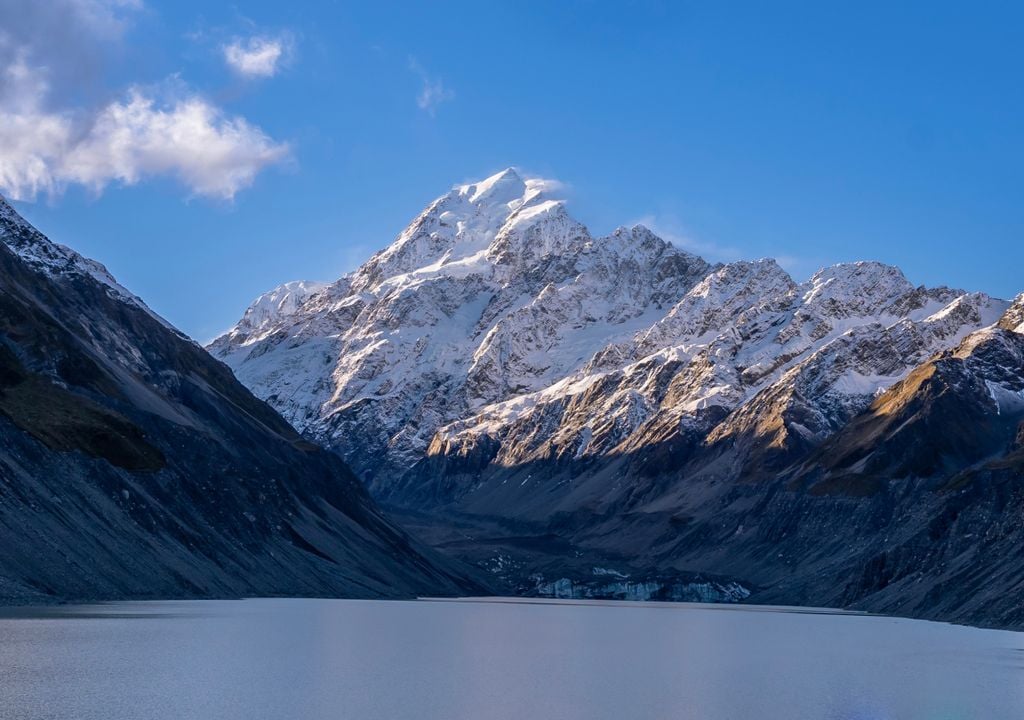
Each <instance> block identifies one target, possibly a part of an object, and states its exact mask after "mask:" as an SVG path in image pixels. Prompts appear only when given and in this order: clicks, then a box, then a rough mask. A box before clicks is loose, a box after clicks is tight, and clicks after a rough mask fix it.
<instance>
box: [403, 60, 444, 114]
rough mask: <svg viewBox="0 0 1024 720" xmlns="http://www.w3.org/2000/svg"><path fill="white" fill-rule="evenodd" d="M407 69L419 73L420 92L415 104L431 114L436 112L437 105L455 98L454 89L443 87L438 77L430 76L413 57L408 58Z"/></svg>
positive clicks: (442, 82)
mask: <svg viewBox="0 0 1024 720" xmlns="http://www.w3.org/2000/svg"><path fill="white" fill-rule="evenodd" d="M409 69H410V70H412V71H413V72H414V73H416V74H417V75H419V78H420V82H421V83H422V84H421V86H420V92H419V94H418V95H417V96H416V105H417V106H419V108H420V110H423V111H425V112H427V113H429V114H430V115H431V116H433V115H434V114H435V113H436V112H437V106H438V105H440V104H441V103H443V102H446V101H448V100H454V99H455V91H454V90H452V89H451V88H448V87H445V84H444V81H443V80H441V78H440V77H436V76H432V75H431V74H430V73H428V72H427V71H426V69H425V68H424V67H423V66H422V65H420V63H419V61H417V60H416V58H414V57H410V58H409Z"/></svg>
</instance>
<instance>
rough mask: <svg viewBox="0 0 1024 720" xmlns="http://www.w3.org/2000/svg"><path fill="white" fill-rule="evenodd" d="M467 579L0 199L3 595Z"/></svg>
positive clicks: (347, 591)
mask: <svg viewBox="0 0 1024 720" xmlns="http://www.w3.org/2000/svg"><path fill="white" fill-rule="evenodd" d="M473 586H477V587H479V586H478V585H477V584H476V583H475V582H474V581H473V580H471V579H470V578H469V577H468V576H466V575H464V574H463V569H462V568H461V567H459V566H458V565H456V564H453V563H452V562H451V560H450V559H448V558H445V557H441V556H439V555H437V554H436V553H435V552H433V551H432V550H430V549H429V548H426V547H424V546H422V545H418V544H417V543H416V542H415V541H413V540H411V538H409V537H408V536H407V535H406V534H404V533H403V532H402V531H400V530H399V529H397V528H396V527H395V526H393V525H392V524H391V522H390V521H389V520H387V519H386V518H385V517H384V516H383V515H382V514H381V513H380V511H379V510H378V508H377V506H376V505H375V504H374V503H373V501H372V500H371V499H370V497H369V495H368V494H367V493H366V490H365V488H364V487H363V486H362V484H361V483H360V482H359V481H358V480H357V479H356V478H355V477H354V476H353V475H352V473H351V472H350V471H349V470H348V468H347V467H346V466H345V464H344V463H343V462H342V461H341V460H340V459H339V458H338V457H337V456H336V455H335V454H333V453H330V452H327V451H324V450H323V449H322V448H319V447H317V446H316V445H314V444H313V443H310V442H309V441H307V440H305V439H303V438H302V437H301V436H299V434H298V433H296V432H295V430H294V428H292V427H291V426H290V425H289V424H288V423H287V422H285V421H284V420H283V419H282V418H281V417H280V416H279V415H278V414H277V413H275V412H274V411H273V410H272V409H271V408H269V407H268V406H267V404H266V403H264V402H262V401H260V400H259V399H257V398H256V397H254V396H253V395H252V393H250V392H249V391H248V390H246V389H245V388H244V387H243V386H242V385H241V383H239V382H238V381H237V380H236V379H235V378H234V377H233V376H232V374H231V373H230V372H229V371H228V369H227V368H225V367H224V365H223V364H222V363H219V362H217V361H216V360H214V359H213V358H211V357H210V356H209V354H208V353H206V352H205V351H204V350H203V349H202V348H201V347H199V346H198V345H197V344H196V343H194V342H192V341H190V340H187V339H186V338H185V337H184V336H183V335H181V334H180V333H178V332H177V331H175V330H173V329H172V328H169V327H168V326H167V325H166V323H164V322H163V321H162V320H160V319H159V318H158V317H156V316H155V315H154V314H153V313H152V312H151V311H150V310H149V309H148V308H146V306H145V305H144V304H143V303H142V301H141V300H139V299H138V298H137V297H135V296H134V295H133V294H132V293H130V292H129V291H127V290H125V289H124V288H123V287H122V286H121V285H119V284H118V283H117V282H116V281H115V280H114V278H113V277H111V276H110V274H109V273H108V272H106V270H105V269H104V268H103V266H101V265H100V264H99V263H96V262H94V261H92V260H89V259H87V258H84V257H82V256H81V255H79V254H78V253H76V252H74V251H73V250H70V249H69V248H66V247H63V246H60V245H56V244H54V243H51V242H50V241H49V240H48V239H47V238H46V237H44V236H43V235H42V234H41V233H39V232H38V231H37V230H35V229H34V228H33V227H31V226H30V225H29V224H28V223H27V222H25V221H24V220H23V219H22V218H21V217H20V216H18V214H17V213H16V212H15V211H14V210H13V209H12V208H11V207H10V206H9V205H8V204H7V203H6V201H4V200H3V199H2V198H0V604H9V603H12V602H19V603H38V602H54V601H61V600H65V601H66V600H97V599H121V598H154V597H161V598H168V597H197V596H198V597H239V596H250V595H282V594H284V595H304V596H309V595H353V596H358V597H409V596H415V595H420V594H424V593H446V594H453V593H461V592H465V591H467V590H468V588H470V587H473Z"/></svg>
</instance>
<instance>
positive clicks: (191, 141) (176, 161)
mask: <svg viewBox="0 0 1024 720" xmlns="http://www.w3.org/2000/svg"><path fill="white" fill-rule="evenodd" d="M54 5H59V6H60V7H59V8H58V9H57V10H59V12H58V11H57V10H55V9H54V7H53V6H54ZM140 8H141V3H139V2H137V1H136V0H53V2H52V3H50V8H49V11H48V12H46V13H43V12H38V11H37V9H38V6H37V5H36V4H35V3H33V2H32V1H31V0H0V11H2V15H3V16H4V18H5V23H7V18H8V17H13V18H14V19H13V20H12V21H11V22H10V23H9V24H5V26H4V28H3V29H0V192H2V193H4V194H6V195H8V196H9V197H11V198H13V199H18V200H33V199H35V198H36V197H37V196H38V195H39V194H47V195H50V196H55V195H59V194H60V193H61V192H63V191H64V190H65V189H66V188H67V187H68V186H69V185H72V184H77V185H82V186H85V187H87V188H89V189H91V190H93V191H95V192H101V191H102V190H103V189H104V188H106V187H107V186H108V185H110V184H111V183H120V184H123V185H132V184H135V183H137V182H140V181H141V180H143V179H145V178H147V177H151V176H169V177H173V178H175V179H177V180H178V181H179V182H181V183H182V184H183V185H185V186H186V187H187V188H188V189H189V190H190V191H191V192H192V193H194V194H196V195H204V196H210V197H216V198H228V199H229V198H232V197H234V195H235V194H236V193H237V192H238V191H239V190H241V189H243V188H245V187H248V186H249V185H251V184H252V182H253V180H254V179H255V177H256V175H257V174H258V173H259V172H260V171H261V170H262V169H264V168H265V167H267V166H269V165H272V164H275V163H279V162H282V161H283V160H285V159H287V158H288V157H289V147H288V145H287V143H281V142H277V141H275V140H273V139H271V138H270V137H269V136H268V135H267V134H266V133H265V132H263V131H262V130H261V129H260V128H259V127H257V126H255V125H253V124H252V123H251V122H249V121H248V120H246V119H245V118H243V117H240V116H235V115H231V114H229V113H227V112H226V111H224V110H223V109H222V108H220V107H218V106H217V105H215V104H213V103H212V102H210V101H209V100H207V99H205V98H204V97H203V96H202V95H201V94H200V93H198V92H197V91H195V90H193V89H191V88H189V87H188V86H187V85H186V84H185V83H183V82H182V81H181V80H180V79H178V78H177V77H172V78H170V79H168V80H167V81H165V82H164V83H162V84H160V85H158V86H141V85H136V86H131V87H128V88H127V89H122V90H120V91H117V92H114V93H110V92H109V91H108V90H106V89H105V88H104V89H103V90H102V92H100V93H92V94H91V96H89V97H86V96H83V95H82V93H81V92H80V90H79V88H80V86H81V85H82V83H81V82H80V80H81V73H82V72H84V71H83V69H82V64H83V61H84V59H85V60H88V61H91V62H102V61H103V58H104V53H105V52H107V51H108V50H109V48H110V47H112V46H114V45H116V43H117V42H118V41H119V40H120V38H121V36H122V35H123V34H124V33H125V32H126V31H127V29H128V28H129V27H130V26H131V22H132V19H133V13H135V12H137V11H138V10H139V9H140ZM55 38H56V39H57V41H55V40H54V39H55ZM61 38H67V39H68V42H67V43H64V42H60V39H61ZM97 74H98V73H92V75H97ZM70 98H75V100H73V101H72V100H69V99H70Z"/></svg>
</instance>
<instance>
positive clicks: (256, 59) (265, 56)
mask: <svg viewBox="0 0 1024 720" xmlns="http://www.w3.org/2000/svg"><path fill="white" fill-rule="evenodd" d="M293 42H294V41H293V39H292V36H291V35H290V34H288V33H282V34H281V35H278V36H276V37H273V36H269V35H256V36H253V37H250V38H248V39H245V40H243V39H241V38H235V39H234V40H232V41H231V42H229V43H226V44H224V45H223V46H222V47H221V51H222V52H223V53H224V62H226V63H227V64H228V67H230V68H231V69H232V70H234V71H235V72H236V73H238V74H239V75H241V76H242V77H244V78H250V79H255V78H268V77H273V76H274V75H276V74H277V73H278V72H279V71H280V69H281V67H282V66H283V65H284V63H285V61H286V60H287V59H288V57H289V55H290V54H291V50H292V46H293Z"/></svg>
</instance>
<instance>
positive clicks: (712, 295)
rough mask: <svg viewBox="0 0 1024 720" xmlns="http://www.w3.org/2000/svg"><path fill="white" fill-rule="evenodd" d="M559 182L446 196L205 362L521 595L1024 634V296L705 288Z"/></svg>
mask: <svg viewBox="0 0 1024 720" xmlns="http://www.w3.org/2000/svg"><path fill="white" fill-rule="evenodd" d="M557 187H558V185H557V184H556V183H548V182H545V181H540V180H530V179H526V180H524V179H522V178H521V177H519V176H518V175H517V174H516V173H515V172H514V171H511V170H507V171H505V172H503V173H499V174H498V175H495V176H493V177H491V178H488V179H487V180H484V181H482V182H479V183H472V184H468V185H461V186H457V187H455V188H453V189H452V191H451V192H449V193H448V194H446V195H444V196H442V197H441V198H439V199H438V200H436V201H435V202H433V203H432V204H431V205H430V206H428V207H427V209H426V210H425V211H424V212H423V213H422V214H421V215H420V216H419V217H418V218H416V220H414V221H413V223H412V224H411V225H410V226H409V227H408V228H407V229H406V230H405V231H404V232H402V233H401V235H399V237H398V239H397V240H396V241H395V242H394V243H392V244H391V245H390V246H388V247H387V248H385V249H384V250H382V251H381V252H380V253H378V254H377V255H375V256H374V257H373V258H371V259H370V260H369V261H368V262H367V263H366V264H365V265H363V266H362V267H361V268H359V269H358V270H356V271H355V272H353V273H351V274H349V275H347V276H345V277H343V278H341V279H340V280H338V281H336V282H335V283H333V284H331V285H328V286H326V287H323V288H308V289H307V287H306V286H302V285H295V284H290V285H287V286H283V287H282V288H278V289H277V290H275V291H272V292H271V293H268V294H267V295H265V296H263V297H262V298H261V299H260V300H258V301H257V303H256V304H255V305H254V306H253V308H251V309H250V310H249V311H248V312H247V313H246V317H245V318H244V319H243V321H242V322H241V323H240V324H239V326H238V327H236V328H235V329H233V330H232V331H231V332H229V333H228V334H226V335H224V336H223V337H221V338H219V339H218V340H216V341H215V342H214V343H213V344H212V345H211V348H210V349H211V351H212V352H213V353H214V354H215V355H217V356H218V357H220V358H223V359H224V360H225V361H227V362H228V363H229V364H230V365H231V367H232V368H233V369H234V370H235V372H236V374H237V375H238V377H239V378H240V379H241V380H242V381H243V382H244V383H245V384H247V385H248V386H249V387H250V388H252V389H253V391H254V392H255V393H256V394H257V395H258V396H260V397H263V398H265V399H266V400H267V401H268V402H270V403H271V404H272V405H273V406H275V407H276V408H278V409H279V410H280V411H281V412H282V413H283V414H284V415H285V416H286V417H287V418H288V419H290V420H291V421H292V422H293V423H294V424H295V425H296V427H298V428H299V429H301V430H302V431H304V432H305V433H306V434H307V436H309V437H312V438H314V439H316V440H318V441H319V442H320V443H322V444H325V445H327V446H329V447H332V448H334V449H335V450H337V451H339V452H340V453H341V454H342V455H343V456H344V457H346V458H347V459H349V460H350V462H351V463H352V464H353V465H354V467H355V468H356V470H357V472H358V473H359V474H360V475H361V476H362V478H363V480H364V482H367V483H368V484H369V486H370V488H371V490H372V491H373V492H374V493H375V494H376V495H377V496H378V497H379V498H382V499H384V500H386V501H387V503H388V505H389V507H390V508H391V509H392V510H393V511H394V512H397V513H399V514H400V517H401V518H402V520H404V521H405V522H406V523H407V524H408V526H409V527H410V528H411V529H413V530H414V531H416V532H418V533H420V534H421V535H422V536H423V537H424V538H425V539H427V540H428V541H429V542H430V543H432V544H433V545H435V546H436V547H439V548H442V549H444V551H445V552H448V553H451V554H454V555H456V556H457V557H460V558H462V559H464V560H468V561H470V562H473V563H475V564H477V565H478V566H480V567H482V568H484V569H486V570H488V571H490V572H492V573H494V575H495V576H496V577H497V578H498V579H499V580H500V581H503V582H506V583H507V586H508V588H509V589H510V590H511V591H514V592H519V593H533V594H555V595H559V596H572V597H599V596H600V597H645V598H652V597H653V598H666V599H694V598H696V597H700V598H704V599H717V600H721V601H735V600H737V599H742V598H746V597H748V596H750V597H751V598H753V599H755V600H758V601H762V602H781V603H786V604H804V603H811V604H816V605H823V606H837V607H859V608H863V609H868V610H879V611H883V612H890V613H899V614H910V615H916V616H924V617H936V618H942V619H953V620H967V621H971V622H980V623H1000V624H1015V625H1019V624H1021V623H1024V613H1022V612H1021V611H1020V608H1021V607H1024V606H1022V605H1021V603H1020V597H1021V590H1020V588H1019V587H1018V586H1017V585H1018V584H1019V582H1018V580H1019V578H1020V577H1024V565H1022V564H1021V563H1018V562H1016V561H1013V562H1010V563H1009V564H1007V561H1006V557H1007V556H1008V555H1010V554H1012V552H1013V550H1012V549H1013V548H1014V547H1016V546H1018V545H1019V542H1020V541H1021V540H1022V539H1024V525H1022V524H1021V523H1020V521H1019V519H1018V518H1019V517H1020V516H1021V515H1020V513H1021V512H1022V511H1024V493H1022V492H1021V491H1020V490H1019V485H1020V484H1019V478H1020V476H1021V475H1020V474H1021V472H1024V460H1022V459H1021V458H1022V457H1024V456H1022V454H1021V453H1022V452H1024V451H1022V450H1021V447H1022V443H1024V429H1022V428H1024V425H1022V424H1021V421H1022V420H1024V401H1022V400H1021V397H1024V396H1022V388H1024V355H1022V354H1021V350H1022V345H1021V343H1022V342H1024V334H1022V333H1024V296H1021V297H1019V298H1017V300H1015V301H1014V302H1013V303H1012V304H1011V303H1008V302H1006V301H1003V300H999V299H996V298H991V297H989V296H987V295H985V294H983V293H976V292H966V291H963V290H954V289H951V288H947V287H937V288H927V287H915V286H914V285H913V284H911V283H910V282H909V281H908V280H907V278H906V277H905V276H904V275H903V273H902V272H901V271H900V270H899V269H897V268H894V267H890V266H887V265H883V264H880V263H877V262H858V263H846V264H841V265H835V266H832V267H827V268H823V269H822V270H820V271H819V272H817V273H815V274H814V276H813V277H811V278H810V279H808V280H806V281H803V282H801V281H800V280H799V279H794V278H792V277H790V275H789V274H788V273H787V272H786V271H785V270H784V269H783V268H781V267H780V266H779V265H778V264H777V263H776V262H775V261H773V260H770V259H761V260H755V261H749V262H732V263H728V264H725V265H713V264H711V263H708V262H706V261H704V260H702V259H701V258H699V257H696V256H694V255H691V254H689V253H686V252H684V251H682V250H680V249H678V248H675V247H673V246H672V245H671V244H669V243H666V242H664V241H663V240H661V239H659V238H658V237H657V236H655V235H654V234H653V233H651V232H650V231H649V230H647V229H646V228H643V227H639V226H638V227H633V228H621V229H619V230H617V231H615V232H614V233H612V234H611V235H609V236H607V237H594V236H592V235H591V234H590V233H589V232H588V231H587V229H586V228H585V227H583V226H582V225H581V224H580V223H578V222H576V221H575V220H573V219H572V218H571V216H570V215H569V214H568V212H567V210H566V207H565V204H564V203H563V202H561V201H560V200H559V199H558V197H557V196H556V195H555V194H554V193H555V191H553V190H552V188H557ZM993 548H999V551H998V552H990V549H993Z"/></svg>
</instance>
